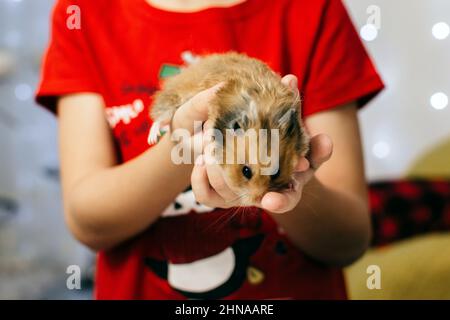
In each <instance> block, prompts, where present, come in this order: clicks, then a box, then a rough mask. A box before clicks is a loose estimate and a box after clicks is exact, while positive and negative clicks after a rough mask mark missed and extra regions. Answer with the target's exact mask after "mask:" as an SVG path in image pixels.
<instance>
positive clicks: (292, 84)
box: [281, 74, 298, 90]
mask: <svg viewBox="0 0 450 320" xmlns="http://www.w3.org/2000/svg"><path fill="white" fill-rule="evenodd" d="M281 82H282V83H283V84H284V85H287V86H288V87H289V88H291V89H292V90H298V79H297V77H296V76H294V75H293V74H288V75H285V76H284V77H283V79H281Z"/></svg>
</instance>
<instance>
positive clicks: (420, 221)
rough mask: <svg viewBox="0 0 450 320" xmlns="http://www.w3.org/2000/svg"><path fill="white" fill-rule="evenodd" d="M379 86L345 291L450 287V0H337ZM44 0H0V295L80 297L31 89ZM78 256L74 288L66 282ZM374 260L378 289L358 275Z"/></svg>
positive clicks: (392, 292)
mask: <svg viewBox="0 0 450 320" xmlns="http://www.w3.org/2000/svg"><path fill="white" fill-rule="evenodd" d="M344 2H345V4H346V5H347V7H348V9H349V12H350V14H351V16H352V18H353V21H354V24H355V26H356V27H357V29H358V32H360V35H361V37H362V39H363V41H364V42H365V44H366V47H367V48H368V50H369V51H370V53H371V55H372V57H373V59H374V61H375V63H376V65H377V67H378V70H379V71H380V73H381V75H382V77H383V79H384V81H385V83H386V85H387V89H386V90H385V91H384V92H383V93H382V94H380V95H379V96H378V97H377V98H376V99H375V100H374V101H373V102H372V103H371V104H370V105H369V106H368V107H366V108H365V109H363V110H362V112H361V113H360V119H361V130H362V134H363V139H364V154H365V160H366V170H367V177H368V183H369V185H370V190H371V198H370V199H371V205H372V211H373V221H374V228H375V235H374V242H373V247H372V249H371V250H370V251H369V252H368V253H367V254H366V255H365V256H364V257H363V258H362V259H361V260H360V261H358V262H357V263H355V264H354V265H352V266H351V267H349V268H347V269H346V278H347V283H348V286H349V293H350V297H351V298H353V299H433V298H434V299H450V254H449V250H450V249H449V248H450V233H448V231H449V230H450V106H449V105H448V96H449V95H450V77H449V75H450V59H449V57H450V36H449V34H450V28H449V25H450V1H448V0H394V1H392V0H344ZM53 3H54V1H53V0H0V299H19V298H22V299H89V298H91V294H92V291H91V289H92V264H93V262H94V255H93V254H92V253H91V252H89V251H88V250H87V249H85V248H83V247H82V246H80V245H79V244H77V243H76V241H75V240H73V239H72V237H71V236H70V235H69V232H68V231H67V229H66V227H65V226H64V222H63V218H62V206H61V190H60V185H59V167H58V152H57V123H56V119H55V118H54V117H53V116H52V115H51V114H50V113H49V112H47V111H45V110H44V109H41V108H39V107H38V106H36V105H35V103H34V101H33V95H34V91H35V88H36V86H37V81H38V77H39V69H40V63H41V58H42V55H43V52H44V50H45V47H46V44H47V41H48V31H49V15H50V11H51V8H52V6H53ZM74 264H75V265H79V266H80V267H81V269H82V270H83V273H82V275H83V282H82V288H83V290H68V289H67V288H66V279H67V276H68V275H67V274H66V269H67V267H68V266H69V265H74ZM370 265H377V266H379V267H380V270H381V272H382V273H381V276H382V278H381V284H382V288H381V289H380V290H369V289H368V288H367V286H366V280H367V277H368V274H367V268H368V266H370Z"/></svg>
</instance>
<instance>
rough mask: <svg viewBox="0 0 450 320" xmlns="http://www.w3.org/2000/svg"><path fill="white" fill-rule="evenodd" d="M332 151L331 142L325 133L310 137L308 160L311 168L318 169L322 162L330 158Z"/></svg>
mask: <svg viewBox="0 0 450 320" xmlns="http://www.w3.org/2000/svg"><path fill="white" fill-rule="evenodd" d="M332 153H333V142H332V141H331V138H330V137H329V136H327V135H326V134H318V135H316V136H314V137H312V138H311V151H310V157H309V162H310V165H311V168H313V169H315V170H316V169H318V168H319V167H320V166H321V165H322V164H323V163H324V162H326V161H328V159H330V157H331V154H332Z"/></svg>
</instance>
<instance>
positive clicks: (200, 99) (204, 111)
mask: <svg viewBox="0 0 450 320" xmlns="http://www.w3.org/2000/svg"><path fill="white" fill-rule="evenodd" d="M222 86H223V82H221V83H219V84H217V85H215V86H214V87H211V88H209V89H206V90H204V91H201V92H199V93H198V94H196V95H195V96H194V97H192V98H191V99H189V101H187V102H186V103H185V104H183V105H182V106H181V107H179V108H178V109H177V111H176V112H175V114H174V116H173V119H172V124H171V129H172V131H174V130H177V129H184V130H188V131H189V132H190V133H191V135H193V134H194V131H195V128H194V124H195V122H200V123H203V122H205V121H206V120H207V119H208V109H209V101H211V99H212V98H213V97H214V95H215V94H216V92H217V91H218V90H219V89H220V88H221V87H222Z"/></svg>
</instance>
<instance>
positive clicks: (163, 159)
mask: <svg viewBox="0 0 450 320" xmlns="http://www.w3.org/2000/svg"><path fill="white" fill-rule="evenodd" d="M211 94H213V93H212V92H211V91H210V90H206V91H204V92H202V93H200V94H198V95H197V96H196V97H194V98H193V99H192V100H191V101H190V103H186V104H185V105H184V106H182V107H180V109H179V110H178V111H177V113H176V114H175V116H174V120H173V127H174V129H177V128H186V129H188V130H191V133H192V131H193V122H194V120H198V121H204V120H206V118H207V116H208V113H207V110H208V99H209V98H210V97H211ZM58 117H59V138H60V156H61V173H62V188H63V200H64V208H65V210H64V212H65V219H66V221H67V223H68V226H69V228H70V230H71V231H72V233H73V234H74V235H75V237H76V238H78V239H79V240H80V241H81V242H83V243H84V244H86V245H87V246H89V247H91V248H92V249H94V250H100V249H106V248H110V247H112V246H114V245H116V244H118V243H120V242H121V241H123V240H126V239H128V238H130V237H132V236H134V235H136V234H138V233H139V232H141V231H143V230H145V229H146V228H148V226H149V225H150V224H151V223H153V222H154V221H155V220H156V219H157V218H158V217H159V215H160V214H161V213H162V212H163V210H164V209H165V208H166V207H167V206H168V205H169V204H170V203H171V202H172V201H173V199H175V198H176V196H177V195H178V194H179V193H180V192H182V191H183V190H184V189H185V188H186V187H187V186H188V185H189V183H190V181H189V177H190V174H191V171H192V166H191V165H175V164H173V162H172V161H171V159H170V152H171V148H172V141H170V136H169V135H165V136H164V137H163V138H162V139H161V141H160V142H159V143H158V144H157V145H155V146H154V147H152V148H150V149H149V150H147V151H146V152H144V153H143V154H141V155H140V156H138V157H137V158H135V159H133V160H132V161H129V162H127V163H124V164H120V165H118V164H117V160H116V157H115V149H114V145H113V139H112V136H111V130H110V128H109V125H108V123H107V121H106V118H105V113H104V104H103V99H102V98H101V97H100V96H99V95H96V94H76V95H69V96H65V97H62V98H61V99H60V100H59V103H58ZM174 177H176V178H174Z"/></svg>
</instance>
